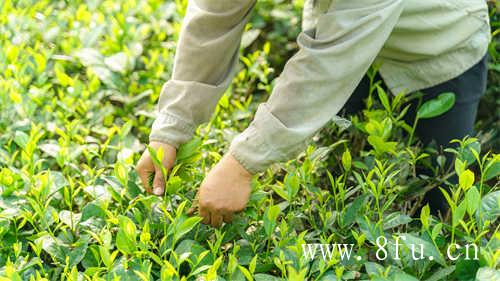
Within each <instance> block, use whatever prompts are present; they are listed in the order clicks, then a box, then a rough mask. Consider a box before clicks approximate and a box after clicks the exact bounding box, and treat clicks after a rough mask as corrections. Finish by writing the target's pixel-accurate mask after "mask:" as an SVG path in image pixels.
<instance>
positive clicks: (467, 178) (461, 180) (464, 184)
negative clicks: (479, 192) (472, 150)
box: [458, 169, 474, 191]
mask: <svg viewBox="0 0 500 281" xmlns="http://www.w3.org/2000/svg"><path fill="white" fill-rule="evenodd" d="M473 184H474V173H473V172H472V171H471V170H468V169H467V170H465V171H463V172H462V173H461V174H460V176H459V177H458V185H459V186H460V188H462V190H464V191H466V190H468V189H469V188H470V187H471V186H472V185H473Z"/></svg>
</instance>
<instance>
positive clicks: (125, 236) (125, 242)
mask: <svg viewBox="0 0 500 281" xmlns="http://www.w3.org/2000/svg"><path fill="white" fill-rule="evenodd" d="M119 222H120V223H119V226H120V228H119V230H118V233H117V235H116V247H117V248H118V250H120V251H121V252H122V253H124V254H132V253H134V252H135V251H136V248H137V242H136V236H137V228H136V226H135V223H134V222H132V220H131V219H129V218H128V217H126V216H119Z"/></svg>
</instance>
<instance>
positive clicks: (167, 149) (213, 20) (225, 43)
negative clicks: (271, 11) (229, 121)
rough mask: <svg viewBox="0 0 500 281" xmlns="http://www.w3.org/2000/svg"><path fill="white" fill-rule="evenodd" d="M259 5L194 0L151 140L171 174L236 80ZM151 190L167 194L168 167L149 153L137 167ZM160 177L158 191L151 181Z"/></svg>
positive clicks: (252, 1) (242, 0) (241, 0)
mask: <svg viewBox="0 0 500 281" xmlns="http://www.w3.org/2000/svg"><path fill="white" fill-rule="evenodd" d="M254 4H255V0H231V1H226V0H220V1H219V0H217V1H216V0H190V1H189V4H188V8H187V12H186V16H185V18H184V22H183V24H182V30H181V33H180V37H179V41H178V44H177V52H176V55H175V61H174V69H173V73H172V78H171V79H170V80H169V81H168V82H167V83H165V85H164V86H163V89H162V92H161V94H160V100H159V101H158V116H157V118H156V119H155V121H154V123H153V127H152V130H151V134H150V136H149V140H150V146H151V147H153V148H154V149H160V148H161V149H163V151H164V154H163V155H164V156H163V159H161V160H162V163H163V165H164V166H165V168H166V169H167V170H169V169H170V168H172V165H173V163H174V161H175V155H176V148H177V147H178V146H179V145H180V144H182V143H184V142H186V141H188V140H189V139H190V138H191V136H192V134H193V132H194V130H195V128H196V127H197V126H198V125H199V124H201V123H203V122H205V121H208V120H209V119H210V116H211V115H212V112H213V110H214V108H215V106H216V104H217V102H218V100H219V98H220V96H221V95H222V94H223V93H224V91H225V90H226V88H227V87H228V86H229V84H230V83H231V80H232V78H233V74H234V70H235V65H236V62H237V61H238V53H239V46H240V41H241V36H242V34H243V31H244V28H245V24H246V23H247V22H248V19H249V17H250V12H251V10H252V8H253V6H254ZM136 169H137V172H138V174H139V177H140V179H141V181H142V184H143V186H144V188H145V189H146V191H148V192H152V193H154V194H156V195H162V194H163V191H164V187H165V181H164V178H163V174H162V172H161V170H162V167H155V165H153V162H152V159H151V156H150V155H149V152H148V150H145V152H144V153H143V155H142V157H141V159H140V160H139V162H138V163H137V167H136ZM153 173H154V174H155V176H154V180H153V187H151V186H149V181H148V178H149V176H150V175H151V174H153Z"/></svg>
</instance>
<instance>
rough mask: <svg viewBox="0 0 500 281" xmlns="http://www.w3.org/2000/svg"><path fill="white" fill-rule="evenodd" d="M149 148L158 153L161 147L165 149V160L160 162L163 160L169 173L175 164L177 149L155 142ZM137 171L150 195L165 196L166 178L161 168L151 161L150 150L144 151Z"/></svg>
mask: <svg viewBox="0 0 500 281" xmlns="http://www.w3.org/2000/svg"><path fill="white" fill-rule="evenodd" d="M149 146H150V147H152V148H154V149H155V150H156V151H158V149H160V147H161V148H163V159H159V160H161V163H162V164H163V166H164V167H165V169H167V171H170V170H171V169H172V167H173V166H174V162H175V156H176V149H175V147H173V146H172V145H170V144H166V143H161V142H155V141H152V142H150V143H149ZM136 170H137V173H138V174H139V178H140V179H141V182H142V185H143V186H144V189H146V191H147V192H148V193H153V194H155V195H159V196H160V195H163V192H164V191H165V178H164V177H163V173H162V171H161V167H158V166H156V165H154V163H153V159H151V155H149V151H148V149H146V150H144V153H143V154H142V156H141V159H139V162H137V166H136ZM152 174H154V179H153V186H152V187H151V186H150V184H149V179H150V177H151V176H152Z"/></svg>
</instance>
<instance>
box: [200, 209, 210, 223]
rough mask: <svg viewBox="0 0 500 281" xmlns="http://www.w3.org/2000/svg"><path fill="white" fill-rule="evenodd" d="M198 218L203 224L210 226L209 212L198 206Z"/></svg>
mask: <svg viewBox="0 0 500 281" xmlns="http://www.w3.org/2000/svg"><path fill="white" fill-rule="evenodd" d="M200 217H202V218H203V219H202V221H201V222H202V223H203V224H210V212H208V210H207V209H206V208H203V207H201V206H200Z"/></svg>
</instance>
